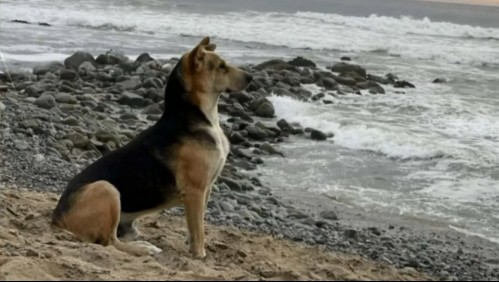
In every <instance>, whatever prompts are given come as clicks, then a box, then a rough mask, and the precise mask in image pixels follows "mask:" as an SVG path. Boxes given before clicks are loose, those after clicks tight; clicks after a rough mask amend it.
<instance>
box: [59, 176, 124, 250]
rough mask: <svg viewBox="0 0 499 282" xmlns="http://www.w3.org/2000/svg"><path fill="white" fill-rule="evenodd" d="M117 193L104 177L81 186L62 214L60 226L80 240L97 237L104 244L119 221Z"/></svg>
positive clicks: (96, 239)
mask: <svg viewBox="0 0 499 282" xmlns="http://www.w3.org/2000/svg"><path fill="white" fill-rule="evenodd" d="M110 186H111V187H110ZM119 197H120V196H119V193H118V191H117V190H116V189H115V188H114V186H112V185H111V184H109V183H108V182H105V181H98V182H94V183H92V184H89V185H87V186H85V187H83V188H82V192H81V193H80V194H78V196H77V198H76V199H75V201H74V205H73V206H72V207H71V210H70V211H69V212H68V213H67V214H65V215H64V216H63V218H62V220H61V221H62V226H64V227H65V228H66V229H67V230H69V231H70V232H72V233H74V234H75V235H77V236H78V237H79V238H80V239H81V240H84V241H89V242H95V241H100V243H101V244H103V245H105V246H107V245H108V244H109V243H110V241H111V238H112V234H113V232H114V226H115V225H117V223H118V222H119V214H120V200H119Z"/></svg>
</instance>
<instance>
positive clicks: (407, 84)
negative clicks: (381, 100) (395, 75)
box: [393, 80, 416, 88]
mask: <svg viewBox="0 0 499 282" xmlns="http://www.w3.org/2000/svg"><path fill="white" fill-rule="evenodd" d="M393 87H395V88H416V86H414V84H412V83H410V82H408V81H405V80H398V81H396V82H395V84H393Z"/></svg>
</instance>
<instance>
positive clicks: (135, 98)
mask: <svg viewBox="0 0 499 282" xmlns="http://www.w3.org/2000/svg"><path fill="white" fill-rule="evenodd" d="M118 103H120V104H122V105H128V106H130V107H142V106H144V105H145V101H144V98H143V97H141V96H139V95H137V94H134V93H130V92H125V93H123V94H121V96H120V98H118Z"/></svg>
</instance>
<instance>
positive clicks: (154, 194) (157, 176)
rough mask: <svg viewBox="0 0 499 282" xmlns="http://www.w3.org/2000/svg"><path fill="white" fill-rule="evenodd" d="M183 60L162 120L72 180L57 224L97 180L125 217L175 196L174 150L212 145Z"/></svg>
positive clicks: (57, 213)
mask: <svg viewBox="0 0 499 282" xmlns="http://www.w3.org/2000/svg"><path fill="white" fill-rule="evenodd" d="M181 62H182V60H180V61H179V63H177V65H176V66H175V68H174V69H173V70H172V73H171V75H170V77H169V79H168V83H167V86H166V88H165V108H164V112H163V115H162V117H161V119H160V120H159V121H158V122H157V123H156V124H154V125H153V126H152V127H150V128H148V129H147V130H145V131H143V132H142V133H141V134H139V135H138V136H137V137H136V138H135V139H134V140H132V141H131V142H130V143H128V144H127V145H125V146H123V147H121V148H119V149H116V150H114V151H112V152H109V153H107V154H106V155H104V156H102V157H101V158H100V159H98V160H97V161H96V162H94V163H93V164H91V165H89V166H88V167H87V168H85V169H84V170H83V171H81V172H80V173H79V174H78V175H76V176H75V177H74V178H73V179H72V180H71V181H70V182H69V183H68V185H67V187H66V189H65V191H64V192H63V194H62V196H61V198H60V200H59V203H58V204H57V207H56V208H55V210H54V214H53V222H56V221H57V219H59V218H60V217H61V216H62V215H63V214H64V213H65V212H67V211H68V210H69V209H70V208H71V206H72V201H73V200H72V199H74V198H75V196H76V195H77V194H78V193H79V192H81V189H82V187H84V186H85V185H87V184H90V183H93V182H95V181H99V180H106V181H108V182H110V183H111V184H113V185H114V186H115V187H116V188H117V189H118V191H119V192H120V194H121V208H122V211H123V212H127V213H131V212H137V211H142V210H148V209H153V208H156V207H158V206H160V205H162V204H164V203H166V202H168V201H169V200H170V199H172V198H174V196H176V194H177V193H178V189H177V187H176V179H175V175H174V171H173V170H172V169H171V168H170V166H169V163H170V160H169V157H170V156H173V155H172V153H173V151H172V148H174V147H175V145H176V144H179V143H180V141H181V140H182V139H184V138H193V139H196V140H200V141H201V142H202V144H203V145H204V146H207V145H208V146H210V145H211V146H214V145H216V143H215V140H214V139H213V137H212V136H211V135H210V134H209V133H207V132H204V131H202V130H199V129H194V128H195V127H196V128H199V125H211V124H210V121H209V120H208V119H207V117H206V116H205V115H204V114H203V112H202V111H201V110H200V109H199V108H198V107H197V106H196V105H194V104H193V103H192V102H190V99H189V93H187V91H186V89H185V87H184V85H183V81H182V75H181V73H182V69H181Z"/></svg>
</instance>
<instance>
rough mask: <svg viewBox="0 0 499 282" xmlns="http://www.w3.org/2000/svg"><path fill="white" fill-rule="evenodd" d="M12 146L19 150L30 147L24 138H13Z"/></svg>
mask: <svg viewBox="0 0 499 282" xmlns="http://www.w3.org/2000/svg"><path fill="white" fill-rule="evenodd" d="M14 146H15V147H16V148H17V149H18V150H20V151H24V150H27V149H28V148H29V147H30V146H29V144H28V142H26V141H24V140H14Z"/></svg>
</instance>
